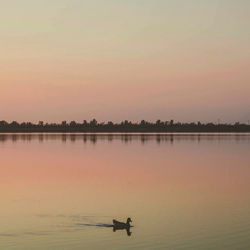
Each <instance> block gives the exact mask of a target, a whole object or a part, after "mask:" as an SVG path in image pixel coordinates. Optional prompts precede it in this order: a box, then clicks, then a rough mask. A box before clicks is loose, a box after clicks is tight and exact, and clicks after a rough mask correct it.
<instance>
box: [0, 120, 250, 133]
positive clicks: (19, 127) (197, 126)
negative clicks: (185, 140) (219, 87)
mask: <svg viewBox="0 0 250 250" xmlns="http://www.w3.org/2000/svg"><path fill="white" fill-rule="evenodd" d="M0 132H1V133H9V132H13V133H14V132H17V133H18V132H23V133H24V132H63V133H67V132H110V133H111V132H131V133H132V132H139V133H141V132H142V133H149V132H250V125H249V124H245V123H239V122H237V123H235V124H226V123H223V124H215V123H211V122H210V123H201V122H191V123H181V122H174V120H170V121H161V120H157V121H156V122H148V121H145V120H142V121H141V122H139V123H133V122H131V121H128V120H125V121H122V122H121V123H113V122H112V121H109V122H100V123H99V122H97V120H96V119H93V120H91V121H89V122H88V121H86V120H84V121H83V122H82V123H77V122H75V121H71V122H69V123H68V122H66V121H62V122H61V123H44V122H43V121H40V122H38V123H37V124H34V123H31V122H22V123H18V122H16V121H13V122H11V123H8V122H6V121H0Z"/></svg>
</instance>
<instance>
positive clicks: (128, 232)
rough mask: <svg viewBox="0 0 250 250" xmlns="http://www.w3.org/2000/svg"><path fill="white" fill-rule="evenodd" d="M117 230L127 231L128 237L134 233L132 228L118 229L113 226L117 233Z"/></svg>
mask: <svg viewBox="0 0 250 250" xmlns="http://www.w3.org/2000/svg"><path fill="white" fill-rule="evenodd" d="M117 230H126V232H127V235H128V236H131V234H132V232H131V231H130V227H129V228H117V227H115V226H113V232H116V231H117Z"/></svg>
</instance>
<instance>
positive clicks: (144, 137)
mask: <svg viewBox="0 0 250 250" xmlns="http://www.w3.org/2000/svg"><path fill="white" fill-rule="evenodd" d="M214 139H216V140H218V141H224V140H232V139H234V140H236V141H238V140H244V141H247V142H250V134H249V133H245V134H244V133H238V134H234V133H223V134H222V133H221V134H219V133H210V134H208V133H187V134H185V133H172V134H170V133H163V134H162V133H160V134H159V133H158V134H135V133H134V134H127V133H126V134H115V133H111V134H105V133H102V134H98V133H96V134H80V133H79V134H0V143H3V142H5V141H12V142H13V143H15V142H17V141H27V142H30V141H31V140H38V141H39V142H41V143H43V142H44V141H48V140H61V141H62V142H64V143H66V142H71V143H75V142H76V141H83V143H87V142H90V143H92V144H96V143H97V142H98V141H108V142H112V141H114V140H119V141H122V142H123V143H125V144H127V143H131V142H132V141H140V142H141V144H142V145H143V144H145V143H147V142H149V141H150V142H152V141H155V142H156V143H157V144H160V143H170V144H173V143H174V142H178V141H183V140H189V141H197V142H198V143H200V142H201V141H203V140H206V141H207V140H214Z"/></svg>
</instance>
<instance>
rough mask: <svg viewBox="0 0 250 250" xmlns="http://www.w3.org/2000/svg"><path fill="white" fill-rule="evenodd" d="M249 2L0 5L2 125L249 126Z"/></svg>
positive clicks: (85, 0) (69, 0) (106, 0)
mask: <svg viewBox="0 0 250 250" xmlns="http://www.w3.org/2000/svg"><path fill="white" fill-rule="evenodd" d="M249 13H250V1H245V0H210V1H208V0H126V1H125V0H36V1H34V0H18V1H13V0H11V1H1V9H0V107H1V109H0V120H7V121H13V120H17V121H19V122H20V121H33V122H37V121H39V120H44V121H55V122H59V121H61V120H68V121H70V120H76V121H82V120H83V119H87V120H89V119H92V118H94V117H95V118H96V119H98V120H103V121H107V120H113V121H120V120H125V119H128V120H133V121H140V120H141V119H146V120H153V121H154V120H156V119H162V120H170V119H175V120H179V121H191V120H192V121H198V120H200V121H205V122H206V121H217V119H218V118H220V119H221V121H222V122H235V121H238V120H239V121H242V122H247V121H248V120H250V110H249V107H250V45H249V44H250V31H249V27H250V15H249Z"/></svg>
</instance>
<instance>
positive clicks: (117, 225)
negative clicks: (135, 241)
mask: <svg viewBox="0 0 250 250" xmlns="http://www.w3.org/2000/svg"><path fill="white" fill-rule="evenodd" d="M130 222H132V220H131V219H130V218H128V219H127V222H126V223H124V222H120V221H117V220H113V224H114V228H116V229H127V228H130V227H131V225H130Z"/></svg>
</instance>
